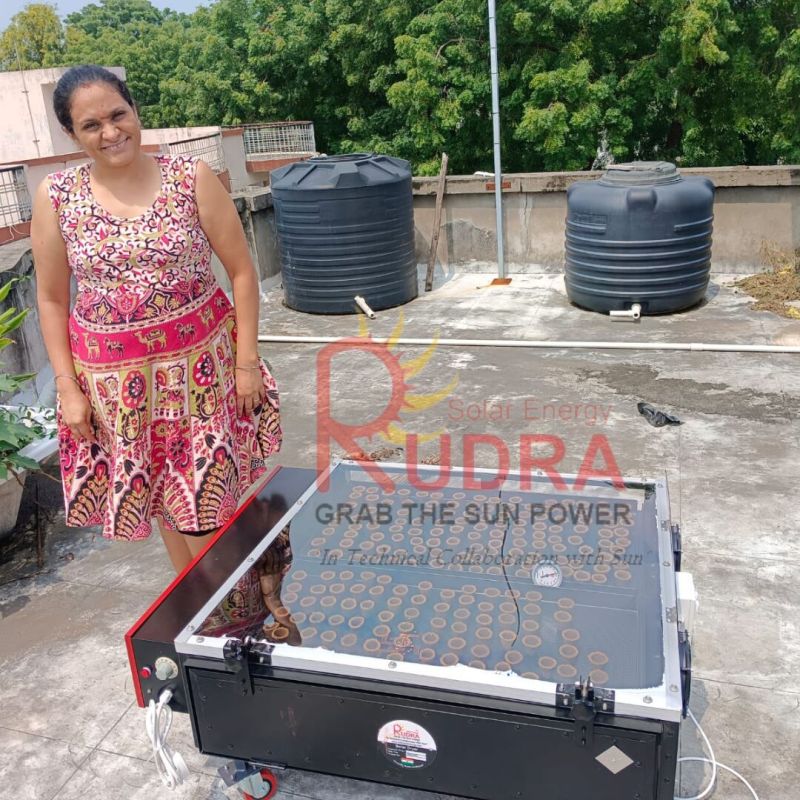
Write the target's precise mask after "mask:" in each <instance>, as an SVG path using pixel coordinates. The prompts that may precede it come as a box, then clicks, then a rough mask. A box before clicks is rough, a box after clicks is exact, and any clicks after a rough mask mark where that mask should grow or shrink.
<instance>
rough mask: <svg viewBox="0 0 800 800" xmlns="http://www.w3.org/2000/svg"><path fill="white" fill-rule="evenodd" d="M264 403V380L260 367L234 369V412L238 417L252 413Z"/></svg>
mask: <svg viewBox="0 0 800 800" xmlns="http://www.w3.org/2000/svg"><path fill="white" fill-rule="evenodd" d="M263 402H264V379H263V378H262V377H261V367H260V366H257V365H255V366H241V367H236V410H237V411H238V413H239V416H240V417H242V416H247V415H249V414H252V413H253V409H254V408H257V407H258V406H260V405H261V404H262V403H263Z"/></svg>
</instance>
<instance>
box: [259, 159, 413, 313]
mask: <svg viewBox="0 0 800 800" xmlns="http://www.w3.org/2000/svg"><path fill="white" fill-rule="evenodd" d="M270 185H271V187H272V197H273V201H274V205H275V221H276V225H277V228H278V249H279V252H280V260H281V271H282V273H283V289H284V296H285V299H286V304H287V305H288V306H290V307H291V308H295V309H297V310H298V311H310V312H314V313H318V314H348V313H354V312H356V311H357V310H358V308H357V307H356V305H355V303H354V301H353V298H354V297H355V296H356V295H361V296H362V297H363V298H364V299H365V300H366V301H367V303H368V304H369V305H370V306H371V307H372V308H373V309H375V310H376V311H377V310H378V309H382V308H391V307H392V306H397V305H400V304H401V303H406V302H408V301H409V300H412V299H413V298H415V297H416V296H417V264H416V258H415V257H414V209H413V204H412V194H411V166H410V164H409V163H408V161H403V160H402V159H399V158H392V157H390V156H379V155H373V154H370V153H355V154H352V155H341V156H320V157H318V158H312V159H309V160H308V161H301V162H298V163H295V164H289V165H288V166H286V167H281V168H280V169H276V170H275V171H274V172H273V173H272V174H271V176H270Z"/></svg>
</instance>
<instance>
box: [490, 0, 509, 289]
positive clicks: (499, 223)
mask: <svg viewBox="0 0 800 800" xmlns="http://www.w3.org/2000/svg"><path fill="white" fill-rule="evenodd" d="M489 63H490V66H491V72H492V136H493V137H494V210H495V219H496V227H497V277H498V278H505V277H506V259H505V251H504V247H503V169H502V167H501V166H500V81H499V78H498V74H497V9H496V7H495V0H489Z"/></svg>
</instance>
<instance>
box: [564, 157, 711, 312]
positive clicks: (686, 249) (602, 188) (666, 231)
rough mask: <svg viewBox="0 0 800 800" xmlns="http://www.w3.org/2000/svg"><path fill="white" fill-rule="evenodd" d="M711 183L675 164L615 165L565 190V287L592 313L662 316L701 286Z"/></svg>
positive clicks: (706, 266) (700, 292)
mask: <svg viewBox="0 0 800 800" xmlns="http://www.w3.org/2000/svg"><path fill="white" fill-rule="evenodd" d="M713 220H714V184H713V183H712V182H711V181H710V180H708V179H707V178H701V177H684V176H682V175H681V174H680V173H679V172H678V170H677V169H676V168H675V165H674V164H668V163H666V162H664V161H636V162H633V163H632V164H615V165H614V166H612V167H609V169H608V170H607V171H606V173H605V174H604V175H603V177H602V178H600V180H594V181H579V182H578V183H574V184H572V186H570V187H569V190H568V191H567V242H566V254H567V258H566V286H567V294H568V296H569V299H570V300H572V302H573V303H575V304H576V305H579V306H583V307H584V308H589V309H592V310H593V311H611V310H626V309H629V308H630V307H631V305H632V304H633V303H639V304H640V305H641V307H642V313H643V314H664V313H668V312H671V311H679V310H680V309H683V308H688V307H690V306H693V305H695V304H696V303H698V302H700V300H702V299H703V297H704V296H705V293H706V289H707V288H708V279H709V271H710V267H711V230H712V224H713Z"/></svg>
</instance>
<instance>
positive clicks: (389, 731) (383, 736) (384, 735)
mask: <svg viewBox="0 0 800 800" xmlns="http://www.w3.org/2000/svg"><path fill="white" fill-rule="evenodd" d="M378 747H379V748H380V750H381V752H382V753H383V754H384V756H386V758H388V759H389V761H391V762H392V764H394V765H395V766H397V767H403V768H404V769H420V768H422V767H427V766H430V765H431V764H432V763H433V760H434V759H435V758H436V742H435V741H434V740H433V736H431V735H430V734H429V733H428V731H426V730H425V728H423V727H422V726H421V725H417V723H416V722H409V721H408V720H407V719H396V720H392V721H391V722H387V723H386V724H385V725H384V726H383V727H382V728H381V729H380V730H379V731H378Z"/></svg>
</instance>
